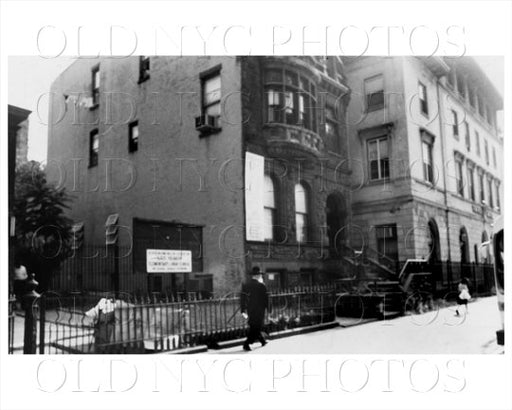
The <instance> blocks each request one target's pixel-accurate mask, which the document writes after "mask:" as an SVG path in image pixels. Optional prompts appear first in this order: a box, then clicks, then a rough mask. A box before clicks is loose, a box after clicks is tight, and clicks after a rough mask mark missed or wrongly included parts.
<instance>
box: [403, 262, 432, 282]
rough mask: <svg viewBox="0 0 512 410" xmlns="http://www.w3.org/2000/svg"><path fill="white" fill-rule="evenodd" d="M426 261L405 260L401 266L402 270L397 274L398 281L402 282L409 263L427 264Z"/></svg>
mask: <svg viewBox="0 0 512 410" xmlns="http://www.w3.org/2000/svg"><path fill="white" fill-rule="evenodd" d="M427 262H428V260H427V259H407V260H406V261H405V263H404V266H402V269H401V270H400V273H399V274H398V280H399V281H402V277H403V276H404V274H405V272H406V270H407V266H408V265H409V264H410V263H427Z"/></svg>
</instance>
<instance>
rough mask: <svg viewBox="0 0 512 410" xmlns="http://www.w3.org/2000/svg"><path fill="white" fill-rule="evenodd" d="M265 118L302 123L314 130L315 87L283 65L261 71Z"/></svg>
mask: <svg viewBox="0 0 512 410" xmlns="http://www.w3.org/2000/svg"><path fill="white" fill-rule="evenodd" d="M265 93H266V94H267V97H266V101H267V107H266V108H267V121H268V122H277V123H283V124H290V125H296V126H302V127H304V128H307V129H309V130H311V131H314V132H316V86H315V84H314V82H313V81H310V80H309V79H308V78H306V77H305V76H303V75H301V74H299V73H297V72H295V71H293V70H290V69H283V68H272V69H268V70H267V71H266V72H265Z"/></svg>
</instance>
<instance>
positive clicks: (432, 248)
mask: <svg viewBox="0 0 512 410" xmlns="http://www.w3.org/2000/svg"><path fill="white" fill-rule="evenodd" d="M428 232H429V243H428V248H429V249H428V261H429V263H431V264H434V263H437V262H439V261H440V260H441V247H440V245H439V229H438V228H437V223H436V221H435V219H433V218H432V219H430V220H429V221H428Z"/></svg>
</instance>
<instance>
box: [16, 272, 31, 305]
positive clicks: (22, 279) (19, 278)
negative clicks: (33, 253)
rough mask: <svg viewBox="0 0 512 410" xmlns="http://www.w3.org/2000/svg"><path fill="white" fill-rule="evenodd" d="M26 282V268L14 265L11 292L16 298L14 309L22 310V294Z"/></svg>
mask: <svg viewBox="0 0 512 410" xmlns="http://www.w3.org/2000/svg"><path fill="white" fill-rule="evenodd" d="M27 280H28V274H27V268H25V266H24V265H21V264H16V265H15V268H14V283H13V291H14V295H15V296H16V308H17V309H18V310H19V309H21V308H22V301H23V294H24V293H25V289H26V285H27Z"/></svg>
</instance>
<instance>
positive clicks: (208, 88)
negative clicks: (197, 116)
mask: <svg viewBox="0 0 512 410" xmlns="http://www.w3.org/2000/svg"><path fill="white" fill-rule="evenodd" d="M202 94H203V95H202V101H203V107H202V111H203V115H212V116H214V117H218V116H220V113H221V107H220V103H221V82H220V72H216V73H215V74H213V75H209V76H207V77H204V78H203V79H202Z"/></svg>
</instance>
